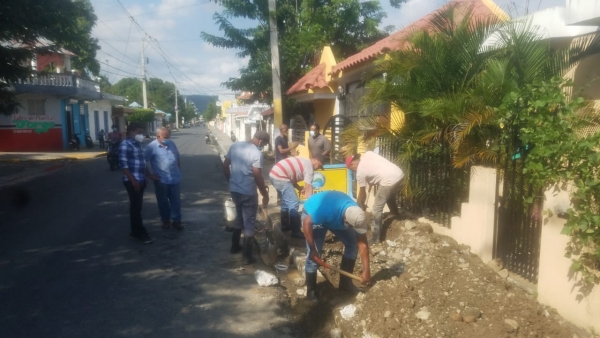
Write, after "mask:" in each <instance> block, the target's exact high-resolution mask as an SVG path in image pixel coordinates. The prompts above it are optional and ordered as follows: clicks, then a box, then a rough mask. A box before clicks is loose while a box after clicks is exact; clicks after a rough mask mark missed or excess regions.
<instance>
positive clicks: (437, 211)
mask: <svg viewBox="0 0 600 338" xmlns="http://www.w3.org/2000/svg"><path fill="white" fill-rule="evenodd" d="M409 166H410V168H409V170H408V184H409V188H408V189H409V191H408V197H401V199H400V206H401V208H403V209H406V210H408V211H410V212H412V213H415V214H417V215H421V216H423V217H425V218H427V219H429V220H431V221H434V222H436V223H439V224H441V225H443V226H445V227H447V228H450V226H451V223H452V217H454V216H460V211H461V206H462V203H463V202H467V201H468V198H469V183H470V178H471V175H470V173H471V168H470V166H469V167H466V168H454V167H453V165H452V153H451V151H450V149H449V147H448V146H447V145H446V144H443V145H442V146H434V147H431V148H430V149H427V150H426V151H424V152H423V153H422V154H419V155H416V156H413V158H412V159H411V160H410V162H409Z"/></svg>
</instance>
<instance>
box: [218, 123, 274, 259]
mask: <svg viewBox="0 0 600 338" xmlns="http://www.w3.org/2000/svg"><path fill="white" fill-rule="evenodd" d="M269 140H270V137H269V134H268V133H267V132H265V131H263V130H259V131H257V132H256V134H255V135H254V138H252V140H250V141H248V142H237V143H234V144H232V145H231V148H229V151H228V152H227V155H225V161H224V162H223V172H224V173H225V177H226V178H227V181H228V182H229V190H230V191H231V198H232V199H233V202H234V203H235V209H236V212H237V216H236V223H235V226H234V229H233V234H232V237H231V250H230V252H231V253H232V254H235V253H238V252H240V251H241V250H242V248H243V250H244V252H243V255H244V264H252V263H253V261H254V259H253V258H252V243H253V241H254V222H255V221H256V212H257V209H258V194H257V192H256V188H258V190H260V194H261V195H262V197H263V198H262V203H263V205H264V206H266V205H267V204H268V203H269V193H268V191H267V188H266V187H265V181H264V180H263V177H262V173H261V168H262V160H263V159H262V153H261V149H262V147H263V146H264V145H266V144H269ZM242 230H243V231H244V246H243V247H242V246H240V237H241V235H242Z"/></svg>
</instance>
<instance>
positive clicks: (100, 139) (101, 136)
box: [97, 129, 106, 149]
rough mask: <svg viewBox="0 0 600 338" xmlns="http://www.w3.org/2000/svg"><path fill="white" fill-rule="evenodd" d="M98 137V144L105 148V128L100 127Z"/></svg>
mask: <svg viewBox="0 0 600 338" xmlns="http://www.w3.org/2000/svg"><path fill="white" fill-rule="evenodd" d="M97 137H98V144H99V146H100V149H105V148H106V145H105V144H104V138H105V137H106V133H105V132H104V129H100V131H99V132H98V135H97Z"/></svg>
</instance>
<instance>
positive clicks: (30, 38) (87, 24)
mask: <svg viewBox="0 0 600 338" xmlns="http://www.w3.org/2000/svg"><path fill="white" fill-rule="evenodd" d="M0 13H10V15H4V18H3V19H2V20H0V41H9V42H16V43H20V44H24V45H30V46H35V45H36V43H38V42H39V41H40V40H41V39H43V38H45V39H47V40H50V41H51V42H52V43H54V45H53V46H51V47H48V48H30V49H25V48H15V47H13V46H11V45H9V44H1V45H0V59H1V62H0V112H1V113H3V114H12V113H13V112H15V111H16V109H17V108H18V102H17V100H16V98H15V96H14V94H13V93H12V92H10V91H9V89H8V88H9V87H8V84H7V83H11V82H15V81H17V80H18V79H22V78H26V77H28V76H30V73H31V70H30V69H29V66H28V62H27V60H29V59H31V58H33V56H34V54H35V53H36V52H39V53H42V52H44V51H48V50H56V49H58V48H66V49H68V50H70V51H71V52H73V53H74V54H75V57H74V58H73V66H74V67H77V68H79V69H82V70H88V71H89V72H91V73H92V74H98V72H99V71H100V65H99V63H98V61H96V51H97V50H98V49H99V48H100V47H99V46H98V42H97V40H96V39H94V38H92V37H91V31H92V28H93V26H94V25H95V23H96V15H95V14H94V10H93V7H92V5H91V3H90V2H89V0H73V1H72V0H45V1H30V0H24V1H0Z"/></svg>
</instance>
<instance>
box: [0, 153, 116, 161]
mask: <svg viewBox="0 0 600 338" xmlns="http://www.w3.org/2000/svg"><path fill="white" fill-rule="evenodd" d="M6 156H7V157H8V156H11V155H6ZM17 156H18V155H17ZM103 156H106V152H101V153H97V154H94V155H89V156H85V157H84V156H77V153H73V154H72V155H65V156H60V157H50V158H45V159H35V158H2V155H0V163H20V162H60V161H80V160H91V159H95V158H99V157H103Z"/></svg>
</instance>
